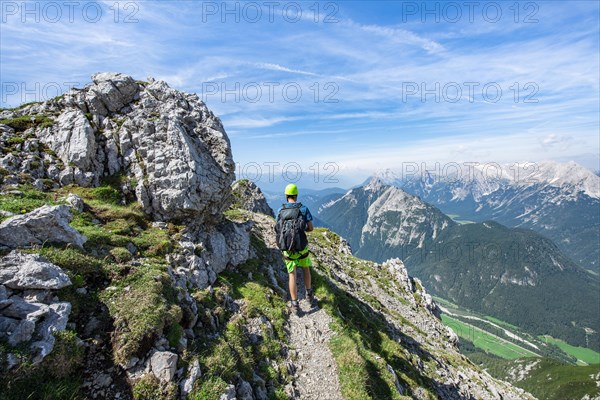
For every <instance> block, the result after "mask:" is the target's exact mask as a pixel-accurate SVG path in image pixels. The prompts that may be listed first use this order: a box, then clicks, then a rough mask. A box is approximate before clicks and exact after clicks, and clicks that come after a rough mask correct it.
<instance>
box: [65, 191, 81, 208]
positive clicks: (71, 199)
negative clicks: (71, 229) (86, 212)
mask: <svg viewBox="0 0 600 400" xmlns="http://www.w3.org/2000/svg"><path fill="white" fill-rule="evenodd" d="M65 200H66V202H67V203H69V205H70V206H71V207H73V209H75V210H77V211H79V212H82V211H83V208H84V206H85V204H84V202H83V199H82V198H81V197H79V196H77V195H76V194H73V193H69V195H68V196H67V198H66V199H65Z"/></svg>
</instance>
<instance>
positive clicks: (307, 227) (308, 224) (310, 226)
mask: <svg viewBox="0 0 600 400" xmlns="http://www.w3.org/2000/svg"><path fill="white" fill-rule="evenodd" d="M313 229H314V227H313V224H312V221H308V223H307V224H306V232H311V231H312V230H313Z"/></svg>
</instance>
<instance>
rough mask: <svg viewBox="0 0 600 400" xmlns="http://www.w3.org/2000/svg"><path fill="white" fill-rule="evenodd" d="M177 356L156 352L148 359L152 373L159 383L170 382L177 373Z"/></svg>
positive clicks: (168, 352) (165, 352)
mask: <svg viewBox="0 0 600 400" xmlns="http://www.w3.org/2000/svg"><path fill="white" fill-rule="evenodd" d="M177 358H178V357H177V354H175V353H171V352H170V351H157V352H156V353H154V354H153V355H152V358H151V359H150V366H151V368H152V373H153V374H154V376H156V377H157V378H158V379H159V380H160V381H161V382H171V381H172V380H173V378H174V377H175V372H176V371H177Z"/></svg>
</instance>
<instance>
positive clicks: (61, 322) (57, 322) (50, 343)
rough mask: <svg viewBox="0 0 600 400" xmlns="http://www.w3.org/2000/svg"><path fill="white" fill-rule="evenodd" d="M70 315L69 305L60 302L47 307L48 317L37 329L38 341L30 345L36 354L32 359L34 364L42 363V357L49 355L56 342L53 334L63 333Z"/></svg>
mask: <svg viewBox="0 0 600 400" xmlns="http://www.w3.org/2000/svg"><path fill="white" fill-rule="evenodd" d="M70 313H71V303H67V302H60V303H53V304H50V305H49V306H48V315H46V317H45V318H44V320H43V321H42V322H41V323H40V324H39V327H37V331H38V335H39V336H40V339H39V340H37V341H35V342H33V343H32V344H31V348H32V349H33V350H34V351H35V350H37V354H35V356H34V358H33V362H34V363H37V362H40V361H42V359H43V358H44V357H46V356H47V355H48V354H50V352H51V351H52V349H53V348H54V342H55V341H56V339H55V337H54V333H55V332H61V331H64V330H65V329H66V328H67V322H68V321H69V314H70Z"/></svg>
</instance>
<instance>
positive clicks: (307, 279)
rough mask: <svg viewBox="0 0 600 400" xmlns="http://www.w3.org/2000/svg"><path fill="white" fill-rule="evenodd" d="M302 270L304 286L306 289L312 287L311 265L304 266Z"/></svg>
mask: <svg viewBox="0 0 600 400" xmlns="http://www.w3.org/2000/svg"><path fill="white" fill-rule="evenodd" d="M302 271H303V272H304V287H305V288H306V290H308V289H311V288H312V282H311V276H310V266H308V267H302Z"/></svg>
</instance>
